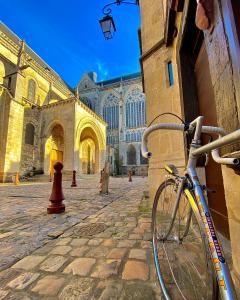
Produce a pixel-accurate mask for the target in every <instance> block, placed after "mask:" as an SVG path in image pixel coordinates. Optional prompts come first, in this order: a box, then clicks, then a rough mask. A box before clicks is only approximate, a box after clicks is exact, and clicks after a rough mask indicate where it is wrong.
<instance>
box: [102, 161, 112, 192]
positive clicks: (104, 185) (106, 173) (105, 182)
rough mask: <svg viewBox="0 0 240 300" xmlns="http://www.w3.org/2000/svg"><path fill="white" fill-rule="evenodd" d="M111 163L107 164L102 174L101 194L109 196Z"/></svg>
mask: <svg viewBox="0 0 240 300" xmlns="http://www.w3.org/2000/svg"><path fill="white" fill-rule="evenodd" d="M109 171H110V163H109V162H106V163H105V167H104V169H103V170H102V172H101V174H102V175H101V179H100V182H101V183H100V194H108V185H109Z"/></svg>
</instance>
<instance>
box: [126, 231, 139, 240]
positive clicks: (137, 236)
mask: <svg viewBox="0 0 240 300" xmlns="http://www.w3.org/2000/svg"><path fill="white" fill-rule="evenodd" d="M128 238H129V239H130V240H141V239H142V237H141V235H140V234H136V233H133V234H129V237H128Z"/></svg>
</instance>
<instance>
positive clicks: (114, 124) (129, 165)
mask: <svg viewBox="0 0 240 300" xmlns="http://www.w3.org/2000/svg"><path fill="white" fill-rule="evenodd" d="M96 79H97V76H96V73H94V72H91V73H86V74H85V75H84V76H83V78H82V79H81V80H80V82H79V84H78V86H77V93H78V94H79V95H80V99H81V101H83V102H84V103H85V104H86V105H87V106H88V107H89V108H91V109H92V110H93V111H94V112H95V113H96V114H97V115H99V116H101V117H102V118H103V119H104V120H105V121H106V123H107V124H108V126H107V140H106V142H107V152H108V158H109V160H110V162H111V165H112V172H113V173H116V174H126V173H127V171H128V170H129V169H131V170H132V171H133V172H134V173H135V174H138V175H144V174H147V163H148V162H147V160H146V159H145V158H143V157H142V155H141V151H140V147H141V140H142V134H143V131H144V129H145V128H146V116H145V112H146V110H145V96H144V94H143V92H142V81H141V74H140V73H136V74H131V75H127V76H122V77H119V78H115V79H112V80H107V81H101V82H97V81H96Z"/></svg>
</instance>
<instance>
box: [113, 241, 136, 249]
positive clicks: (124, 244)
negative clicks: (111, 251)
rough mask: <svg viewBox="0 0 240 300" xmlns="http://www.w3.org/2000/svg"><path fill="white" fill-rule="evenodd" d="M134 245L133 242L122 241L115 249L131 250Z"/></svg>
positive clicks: (134, 242)
mask: <svg viewBox="0 0 240 300" xmlns="http://www.w3.org/2000/svg"><path fill="white" fill-rule="evenodd" d="M135 244H136V241H135V240H123V241H119V243H118V244H117V247H119V248H132V247H133V246H134V245H135Z"/></svg>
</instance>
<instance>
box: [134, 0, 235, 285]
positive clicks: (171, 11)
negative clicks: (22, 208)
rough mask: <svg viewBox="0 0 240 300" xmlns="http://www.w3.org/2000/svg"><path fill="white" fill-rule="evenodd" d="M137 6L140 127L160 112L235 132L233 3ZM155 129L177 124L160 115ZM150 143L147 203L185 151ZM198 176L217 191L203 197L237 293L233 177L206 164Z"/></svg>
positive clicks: (176, 139)
mask: <svg viewBox="0 0 240 300" xmlns="http://www.w3.org/2000/svg"><path fill="white" fill-rule="evenodd" d="M197 2H198V4H197ZM197 5H198V7H197ZM200 6H201V8H202V9H199V8H200ZM140 7H141V19H142V23H141V30H140V34H139V36H140V41H141V59H140V61H141V66H142V74H143V83H144V92H145V94H146V98H147V105H146V106H147V107H146V110H147V124H149V123H150V121H151V120H153V119H154V117H156V116H157V115H159V114H160V113H163V112H172V113H175V114H177V115H179V116H180V117H182V118H184V119H185V120H186V121H191V120H193V119H194V118H195V117H196V116H198V115H204V116H205V124H209V125H217V126H221V127H223V128H224V129H225V130H226V131H228V132H231V131H234V130H236V129H238V128H239V123H240V22H239V20H240V15H239V12H240V2H239V1H235V0H220V1H217V0H211V1H204V0H200V1H190V0H185V1H184V0H177V1H172V0H170V1H166V0H162V1H157V0H150V1H149V0H140ZM196 24H197V25H196ZM156 122H177V119H175V118H174V117H170V116H163V117H161V118H159V119H158V120H157V121H156ZM149 140H150V141H149V148H150V150H151V151H152V152H153V158H151V159H150V162H149V184H150V196H151V197H153V195H154V193H155V191H156V189H157V187H158V185H159V183H160V182H161V181H162V179H163V176H164V173H165V172H164V171H163V164H164V163H166V162H171V163H174V164H175V165H176V166H177V167H179V168H180V169H181V170H183V169H184V167H185V163H186V157H187V152H186V150H184V144H185V143H186V141H185V140H184V139H183V136H182V135H181V133H178V132H176V133H175V132H174V133H173V132H161V133H155V134H153V135H152V136H151V137H150V139H149ZM205 142H207V141H205ZM159 149H161V150H160V151H159ZM239 149H240V148H239V144H238V145H233V146H231V147H226V148H224V149H222V155H233V156H234V157H239V156H240V151H239ZM205 173H206V183H207V185H208V186H209V187H210V188H212V189H216V190H217V194H215V195H211V194H208V201H209V205H210V208H211V211H212V214H213V218H214V220H215V222H216V225H217V229H218V231H219V232H221V233H222V234H223V235H224V236H225V237H226V238H227V239H229V240H230V241H231V248H232V259H233V271H232V273H233V276H234V281H235V283H236V285H237V286H238V287H239V286H240V284H239V283H240V260H239V253H240V240H239V232H240V217H239V216H240V201H239V194H240V176H239V175H237V173H236V172H235V170H233V169H231V168H229V167H226V166H220V165H217V164H215V163H213V162H212V161H210V163H209V165H208V166H207V167H206V169H205ZM213 196H214V198H213ZM214 199H215V200H214ZM216 199H217V200H216Z"/></svg>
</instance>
